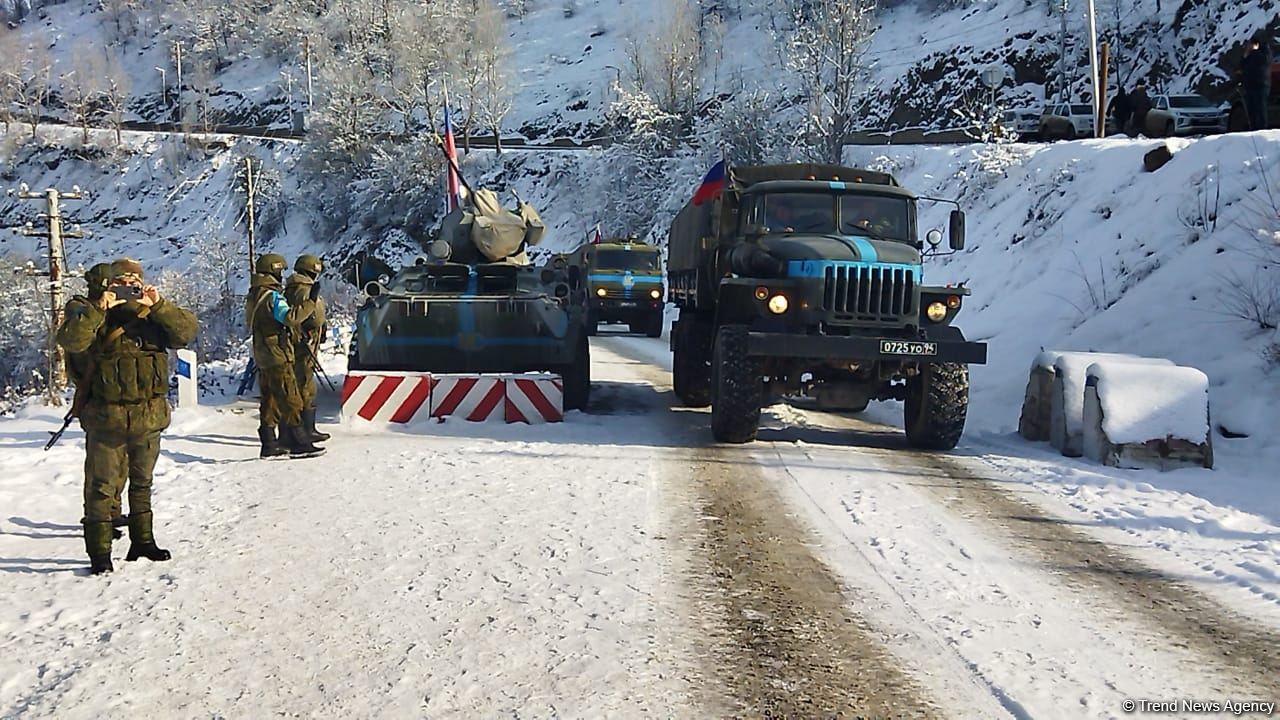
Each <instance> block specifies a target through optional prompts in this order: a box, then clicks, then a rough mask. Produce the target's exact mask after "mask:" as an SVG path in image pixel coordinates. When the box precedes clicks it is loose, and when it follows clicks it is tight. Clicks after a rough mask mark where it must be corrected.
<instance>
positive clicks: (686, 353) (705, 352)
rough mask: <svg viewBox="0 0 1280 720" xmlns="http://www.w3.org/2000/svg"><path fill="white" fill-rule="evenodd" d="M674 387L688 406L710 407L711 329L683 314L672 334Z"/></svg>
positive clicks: (678, 395)
mask: <svg viewBox="0 0 1280 720" xmlns="http://www.w3.org/2000/svg"><path fill="white" fill-rule="evenodd" d="M671 334H672V343H671V347H672V358H671V374H672V381H673V382H672V385H674V388H673V389H674V390H675V393H676V397H677V398H679V400H680V402H681V404H683V405H684V406H685V407H706V406H708V405H710V404H711V364H710V363H711V347H710V345H711V342H710V340H711V338H710V334H711V331H710V327H709V326H708V325H707V324H706V323H700V322H698V321H697V320H695V319H694V317H693V315H691V314H685V313H682V314H681V317H680V320H679V321H678V322H677V323H676V324H675V326H674V327H673V328H672V331H671Z"/></svg>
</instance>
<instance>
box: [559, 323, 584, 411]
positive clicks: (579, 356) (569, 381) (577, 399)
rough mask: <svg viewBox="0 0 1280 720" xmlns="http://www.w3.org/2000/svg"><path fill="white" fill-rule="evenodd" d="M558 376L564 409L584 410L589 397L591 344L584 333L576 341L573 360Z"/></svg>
mask: <svg viewBox="0 0 1280 720" xmlns="http://www.w3.org/2000/svg"><path fill="white" fill-rule="evenodd" d="M560 376H561V378H562V379H563V381H564V409H565V410H585V409H586V407H587V403H588V402H589V401H590V399H591V346H590V345H589V344H588V343H587V338H586V336H585V335H584V336H583V337H582V338H581V339H580V340H579V341H578V348H577V350H576V351H575V352H574V354H573V362H572V363H571V364H569V365H568V366H566V367H565V368H564V370H563V371H562V372H561V373H560Z"/></svg>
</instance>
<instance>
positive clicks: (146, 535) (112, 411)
mask: <svg viewBox="0 0 1280 720" xmlns="http://www.w3.org/2000/svg"><path fill="white" fill-rule="evenodd" d="M107 275H108V276H109V278H110V279H109V281H108V282H107V284H106V287H105V288H102V290H101V292H100V293H96V290H93V289H91V292H95V294H97V297H96V299H94V300H92V301H90V302H72V303H70V304H68V307H67V310H68V312H67V316H66V319H64V320H63V322H62V325H61V327H59V328H58V336H57V339H58V344H59V345H61V346H62V347H63V348H65V349H66V350H67V352H69V353H71V355H72V358H73V363H72V364H73V369H75V370H76V372H78V373H79V375H78V378H77V392H78V393H87V396H86V397H85V398H84V399H83V400H82V402H81V406H82V407H81V410H80V413H79V417H80V425H81V427H83V428H84V429H85V463H84V467H85V483H84V544H85V550H86V551H87V552H88V554H89V570H90V572H91V573H92V574H94V575H98V574H102V573H108V572H111V571H112V570H114V567H113V566H112V564H111V539H112V525H111V521H112V518H113V517H114V516H115V515H117V514H118V513H119V507H120V494H121V492H122V491H123V489H124V486H125V482H126V480H127V481H128V486H129V491H128V492H129V553H128V555H126V556H125V560H126V561H130V562H132V561H134V560H137V559H138V558H147V559H148V560H152V561H156V562H163V561H165V560H168V559H169V557H170V555H169V551H168V550H165V549H163V548H160V547H159V546H157V545H156V541H155V535H154V533H153V532H152V514H151V476H152V471H153V470H154V469H155V464H156V458H157V456H159V454H160V433H161V431H163V430H164V429H165V428H167V427H168V426H169V401H168V399H167V398H166V397H165V396H166V394H167V393H168V390H169V355H168V351H169V350H170V349H171V348H180V347H184V346H186V345H187V344H188V343H190V342H191V341H192V340H193V339H194V338H195V334H196V316H195V315H193V314H192V313H191V312H189V311H187V310H184V309H182V308H180V307H178V306H177V305H175V304H173V303H172V302H169V301H168V300H165V299H164V298H162V297H160V293H159V291H157V290H156V288H155V287H153V286H151V285H146V284H144V283H143V281H142V266H141V265H139V264H138V262H137V261H136V260H131V259H128V258H122V259H120V260H116V261H115V262H113V263H111V266H110V270H109V272H108V273H107ZM91 280H92V279H91ZM96 282H100V281H96Z"/></svg>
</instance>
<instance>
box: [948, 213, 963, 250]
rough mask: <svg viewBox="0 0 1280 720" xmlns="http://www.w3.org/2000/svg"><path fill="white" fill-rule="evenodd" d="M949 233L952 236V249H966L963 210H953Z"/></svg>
mask: <svg viewBox="0 0 1280 720" xmlns="http://www.w3.org/2000/svg"><path fill="white" fill-rule="evenodd" d="M948 235H950V237H951V249H952V250H963V249H964V211H963V210H952V211H951V225H950V228H949V232H948Z"/></svg>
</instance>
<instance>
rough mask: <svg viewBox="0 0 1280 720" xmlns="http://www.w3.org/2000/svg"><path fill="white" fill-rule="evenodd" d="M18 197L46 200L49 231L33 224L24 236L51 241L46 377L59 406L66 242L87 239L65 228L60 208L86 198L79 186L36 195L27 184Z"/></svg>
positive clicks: (63, 371)
mask: <svg viewBox="0 0 1280 720" xmlns="http://www.w3.org/2000/svg"><path fill="white" fill-rule="evenodd" d="M17 195H18V197H19V198H21V199H23V200H44V201H45V214H44V217H45V219H46V220H47V221H48V224H49V225H48V229H47V230H46V231H44V232H41V231H39V230H37V229H36V228H35V227H34V226H33V225H32V224H31V223H27V225H26V227H23V228H22V229H21V232H22V234H24V235H31V236H36V235H38V236H44V237H46V238H47V239H48V245H49V269H48V271H47V276H48V278H49V341H48V352H47V355H48V359H49V375H48V377H47V378H46V391H47V395H46V400H47V402H48V403H49V404H50V405H53V406H58V405H61V404H62V391H63V390H64V389H65V388H66V387H67V366H66V359H65V358H64V357H63V354H62V348H61V347H59V346H58V339H57V335H58V328H59V327H61V325H62V306H63V304H64V302H65V301H64V300H63V295H62V274H63V273H62V270H63V266H64V265H65V264H66V255H65V253H64V252H63V249H62V239H63V238H64V237H72V238H82V237H84V233H83V232H82V231H81V230H80V227H79V226H78V225H77V226H75V227H73V228H72V229H71V230H69V231H64V230H63V229H62V212H61V209H60V208H59V202H60V201H62V200H80V199H82V198H83V197H84V195H83V193H81V192H80V186H79V185H76V186H75V187H73V188H72V189H71V192H69V193H64V192H59V191H58V190H57V189H56V188H49V189H47V190H45V191H44V192H32V191H31V190H29V189H28V188H27V185H26V183H23V184H22V186H21V187H19V188H18V193H17Z"/></svg>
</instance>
